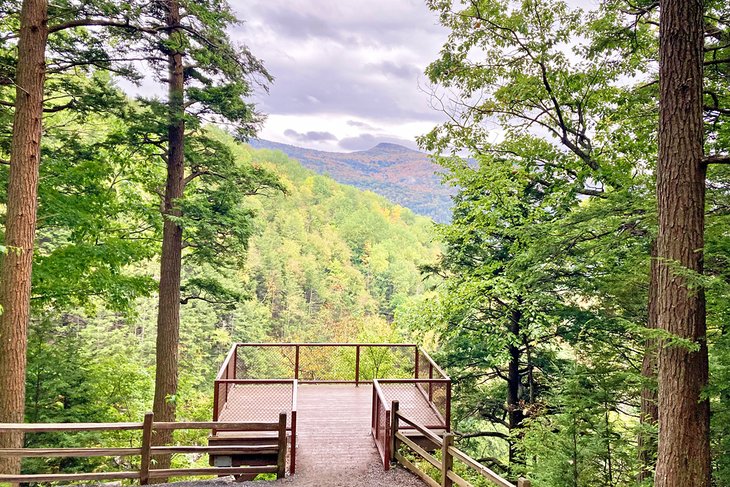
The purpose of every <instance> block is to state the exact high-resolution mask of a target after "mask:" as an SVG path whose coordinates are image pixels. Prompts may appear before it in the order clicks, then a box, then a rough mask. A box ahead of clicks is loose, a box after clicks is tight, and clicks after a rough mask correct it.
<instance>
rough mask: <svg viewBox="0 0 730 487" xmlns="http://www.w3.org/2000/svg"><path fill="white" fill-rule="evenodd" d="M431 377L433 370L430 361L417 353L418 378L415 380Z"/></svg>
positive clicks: (422, 354) (420, 353)
mask: <svg viewBox="0 0 730 487" xmlns="http://www.w3.org/2000/svg"><path fill="white" fill-rule="evenodd" d="M432 375H433V368H432V366H431V361H430V360H428V357H427V356H426V355H425V354H424V353H423V352H421V351H420V350H419V351H418V377H416V379H431V378H432V377H431V376H432Z"/></svg>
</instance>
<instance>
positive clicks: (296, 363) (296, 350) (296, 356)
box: [294, 345, 299, 380]
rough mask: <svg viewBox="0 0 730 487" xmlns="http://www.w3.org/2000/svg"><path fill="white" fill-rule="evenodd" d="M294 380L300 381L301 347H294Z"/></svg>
mask: <svg viewBox="0 0 730 487" xmlns="http://www.w3.org/2000/svg"><path fill="white" fill-rule="evenodd" d="M294 378H295V379H297V380H299V345H294Z"/></svg>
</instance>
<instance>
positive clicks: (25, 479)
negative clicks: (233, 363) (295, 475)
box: [0, 413, 287, 485]
mask: <svg viewBox="0 0 730 487" xmlns="http://www.w3.org/2000/svg"><path fill="white" fill-rule="evenodd" d="M180 429H203V430H206V429H208V430H213V429H215V430H220V431H250V432H276V433H277V438H278V440H277V443H276V445H272V444H261V445H256V444H247V445H226V446H210V445H207V446H206V445H190V446H180V445H172V446H170V445H164V446H152V437H153V435H154V433H155V432H156V431H160V430H180ZM135 430H137V431H141V432H142V440H141V445H140V446H139V447H134V448H97V447H94V448H0V457H14V458H29V457H129V456H139V457H140V467H139V470H134V471H129V470H128V471H120V472H88V473H73V474H64V473H55V474H23V475H7V474H3V475H0V482H9V483H30V482H78V481H98V480H122V479H138V480H139V481H140V484H141V485H146V484H148V483H149V480H150V479H157V478H168V477H189V476H201V475H213V476H216V475H217V476H225V475H253V474H260V473H275V474H277V478H283V477H284V475H285V469H286V445H287V443H286V441H287V439H286V415H285V414H284V413H282V414H280V415H279V418H278V421H276V422H264V423H252V422H212V423H211V422H184V423H183V422H179V423H170V422H155V421H154V416H153V414H152V413H148V414H146V415H145V418H144V421H143V422H142V423H33V424H30V423H0V431H19V432H22V433H49V432H89V431H135ZM189 453H203V454H206V453H207V454H208V455H251V454H256V455H258V454H268V455H273V454H276V458H277V461H276V464H275V465H274V464H272V465H261V466H246V467H215V466H213V467H207V468H198V467H193V468H168V469H153V468H151V463H152V462H151V458H152V456H153V455H172V454H189Z"/></svg>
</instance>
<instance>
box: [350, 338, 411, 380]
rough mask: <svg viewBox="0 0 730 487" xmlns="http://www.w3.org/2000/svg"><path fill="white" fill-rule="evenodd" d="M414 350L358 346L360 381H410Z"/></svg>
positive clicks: (395, 346)
mask: <svg viewBox="0 0 730 487" xmlns="http://www.w3.org/2000/svg"><path fill="white" fill-rule="evenodd" d="M414 377H415V348H414V347H409V346H397V345H392V346H373V345H362V346H360V380H361V381H370V380H373V379H412V378H414Z"/></svg>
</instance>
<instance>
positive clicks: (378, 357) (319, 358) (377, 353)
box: [213, 343, 451, 473]
mask: <svg viewBox="0 0 730 487" xmlns="http://www.w3.org/2000/svg"><path fill="white" fill-rule="evenodd" d="M319 383H335V384H354V385H355V386H358V385H360V384H365V383H368V384H369V383H372V384H373V404H372V430H373V438H374V439H375V442H376V444H377V445H378V448H379V450H380V454H381V456H382V458H383V463H384V467H385V468H386V469H387V468H389V462H390V460H389V459H390V452H389V451H386V450H388V449H389V446H388V445H390V443H391V439H390V428H389V427H386V425H389V424H390V419H389V417H390V409H389V408H390V401H392V400H401V402H402V403H403V404H405V403H406V401H407V400H408V397H410V398H412V401H411V404H413V405H418V409H414V410H413V411H411V412H412V413H413V414H415V415H416V416H417V417H419V419H422V420H424V421H425V422H426V424H428V426H429V427H431V428H435V429H443V430H446V431H449V430H450V424H451V379H450V378H449V377H448V375H446V373H445V372H444V371H443V370H442V369H441V367H439V366H438V365H437V364H436V363H435V362H434V361H433V359H432V358H431V357H430V356H429V355H428V353H426V352H425V351H423V350H421V349H420V348H419V347H418V345H415V344H410V343H407V344H389V343H238V344H235V345H233V346H232V347H231V350H230V351H229V353H228V355H227V357H226V360H225V362H224V363H223V365H222V366H221V368H220V371H219V373H218V376H217V378H216V381H215V393H214V406H213V419H214V420H218V419H220V418H221V417H222V416H224V415H225V413H232V412H233V411H234V410H235V408H236V407H238V408H240V413H241V417H246V418H247V419H251V416H252V415H253V416H254V417H256V415H258V414H263V413H264V412H267V411H279V410H282V409H283V410H288V411H291V415H290V418H291V419H290V422H289V424H288V429H289V431H291V435H292V441H291V444H292V449H291V468H290V469H291V471H292V473H294V472H295V465H296V428H297V426H296V417H297V407H296V395H297V392H296V391H297V387H298V384H319ZM284 386H288V387H291V392H290V393H286V391H284V390H283V389H282V388H283V387H284ZM233 387H238V388H248V389H249V390H251V391H254V390H256V388H258V390H259V391H261V390H262V389H265V391H266V393H261V392H258V393H250V394H247V396H249V397H256V398H259V401H260V403H259V404H257V405H253V406H249V405H247V406H246V407H244V405H241V404H238V405H236V404H233V401H230V402H229V401H228V399H229V394H230V391H231V390H232V388H233ZM286 394H290V395H289V396H287V395H286ZM288 397H290V398H291V399H288ZM267 403H275V404H267ZM244 409H245V410H244ZM234 416H235V415H234Z"/></svg>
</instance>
